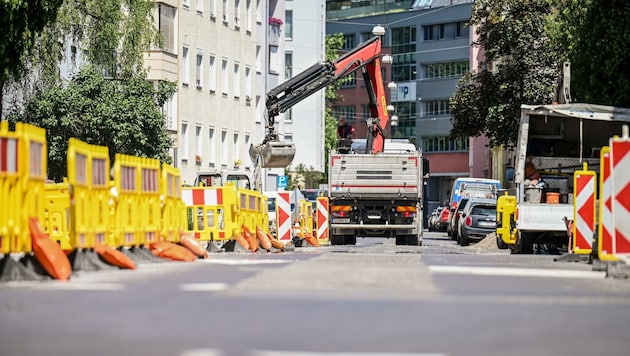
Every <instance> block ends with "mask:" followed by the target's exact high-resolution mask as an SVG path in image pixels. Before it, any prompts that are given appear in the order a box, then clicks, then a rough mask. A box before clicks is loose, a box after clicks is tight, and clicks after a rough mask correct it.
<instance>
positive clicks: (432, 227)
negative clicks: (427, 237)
mask: <svg viewBox="0 0 630 356" xmlns="http://www.w3.org/2000/svg"><path fill="white" fill-rule="evenodd" d="M441 211H442V207H437V208H435V209H433V211H432V212H431V215H429V219H428V220H427V228H428V229H429V231H431V232H433V231H437V223H438V221H439V220H440V212H441Z"/></svg>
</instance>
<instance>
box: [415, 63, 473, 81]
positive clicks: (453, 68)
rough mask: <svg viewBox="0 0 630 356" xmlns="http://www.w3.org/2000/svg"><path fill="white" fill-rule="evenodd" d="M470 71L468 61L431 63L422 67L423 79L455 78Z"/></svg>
mask: <svg viewBox="0 0 630 356" xmlns="http://www.w3.org/2000/svg"><path fill="white" fill-rule="evenodd" d="M469 71H470V63H469V62H468V61H459V62H448V63H431V64H427V65H425V66H423V72H424V78H425V79H438V78H456V77H461V76H462V75H464V74H466V73H468V72H469Z"/></svg>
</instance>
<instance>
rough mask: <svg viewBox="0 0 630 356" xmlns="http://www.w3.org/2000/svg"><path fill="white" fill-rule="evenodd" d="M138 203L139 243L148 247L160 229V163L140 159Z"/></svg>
mask: <svg viewBox="0 0 630 356" xmlns="http://www.w3.org/2000/svg"><path fill="white" fill-rule="evenodd" d="M139 160H140V161H139V166H140V191H139V194H138V200H139V202H140V216H139V219H140V221H141V223H142V224H141V226H140V234H142V237H141V238H140V239H141V243H142V244H143V245H147V246H148V245H150V244H151V243H153V242H155V241H158V238H159V236H160V232H161V228H162V221H161V220H162V203H161V201H160V161H159V160H157V159H154V158H140V159H139Z"/></svg>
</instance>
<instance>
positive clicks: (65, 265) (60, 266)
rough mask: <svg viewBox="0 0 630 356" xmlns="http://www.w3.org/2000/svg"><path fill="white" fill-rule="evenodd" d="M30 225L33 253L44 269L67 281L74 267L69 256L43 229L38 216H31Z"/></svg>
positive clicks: (52, 275) (51, 274)
mask: <svg viewBox="0 0 630 356" xmlns="http://www.w3.org/2000/svg"><path fill="white" fill-rule="evenodd" d="M28 226H29V228H30V230H31V240H32V246H33V253H34V254H35V258H36V259H37V261H38V262H39V263H40V264H41V265H42V267H44V270H46V272H47V273H48V274H49V275H50V276H51V277H52V278H54V279H59V280H62V281H67V280H68V279H69V278H70V275H71V274H72V267H71V266H70V261H69V260H68V256H66V254H65V253H63V250H62V249H61V247H60V246H59V244H58V243H57V242H55V241H53V240H51V239H50V237H48V234H47V233H45V232H44V231H42V229H41V227H40V226H39V221H37V218H29V219H28Z"/></svg>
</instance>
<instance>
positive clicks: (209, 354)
mask: <svg viewBox="0 0 630 356" xmlns="http://www.w3.org/2000/svg"><path fill="white" fill-rule="evenodd" d="M223 355H224V353H223V351H221V350H217V349H190V350H186V351H184V352H182V353H181V354H179V356H223Z"/></svg>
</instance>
